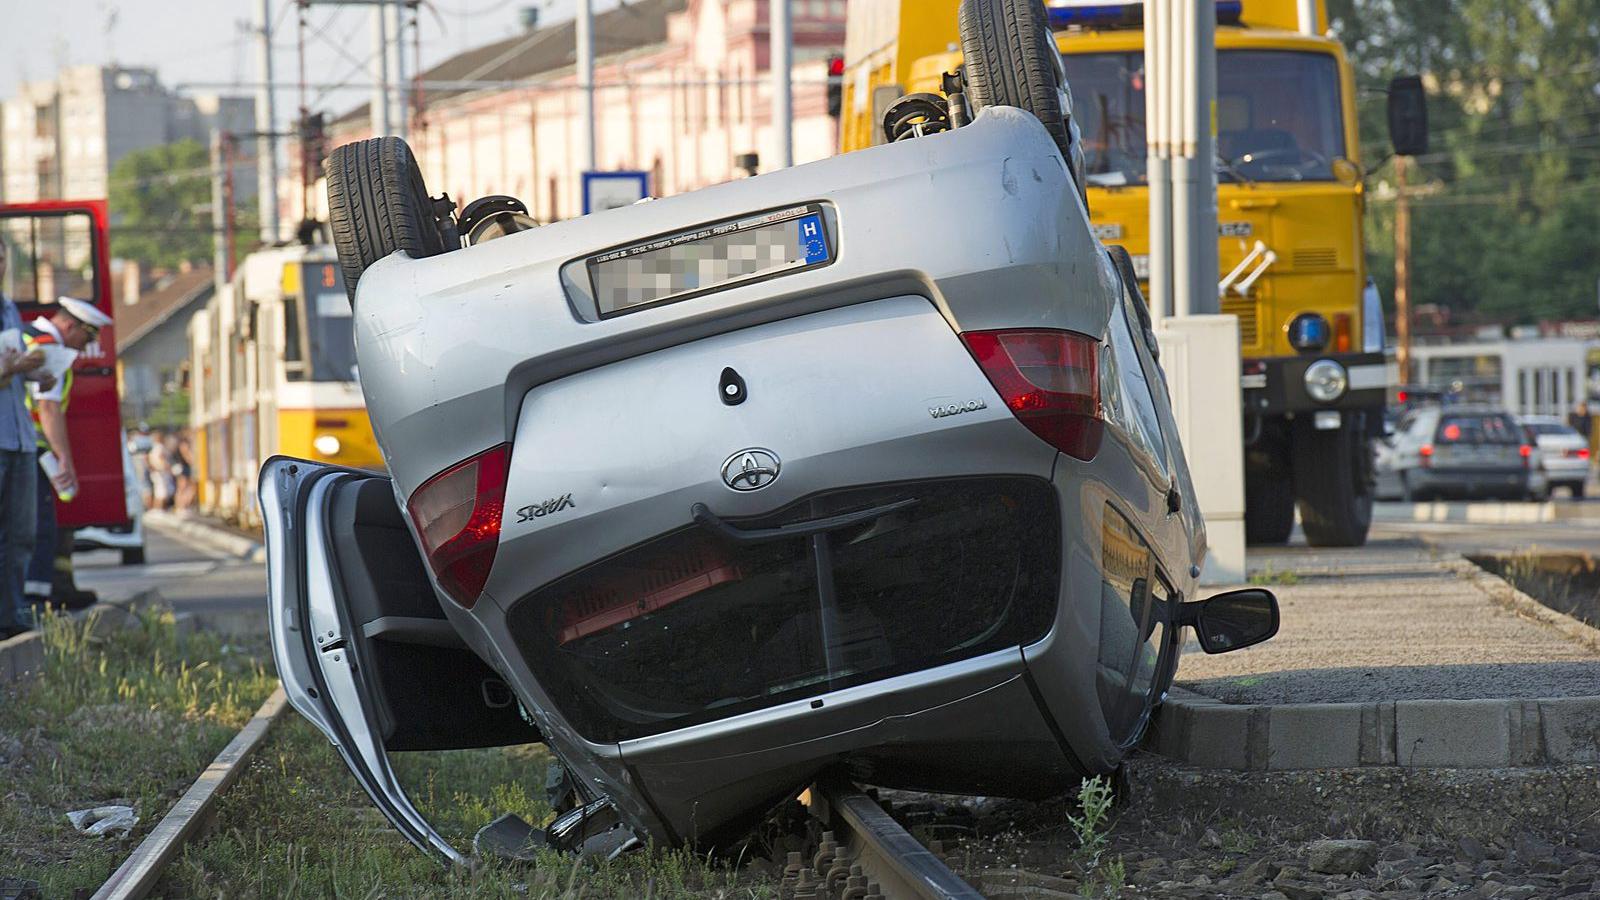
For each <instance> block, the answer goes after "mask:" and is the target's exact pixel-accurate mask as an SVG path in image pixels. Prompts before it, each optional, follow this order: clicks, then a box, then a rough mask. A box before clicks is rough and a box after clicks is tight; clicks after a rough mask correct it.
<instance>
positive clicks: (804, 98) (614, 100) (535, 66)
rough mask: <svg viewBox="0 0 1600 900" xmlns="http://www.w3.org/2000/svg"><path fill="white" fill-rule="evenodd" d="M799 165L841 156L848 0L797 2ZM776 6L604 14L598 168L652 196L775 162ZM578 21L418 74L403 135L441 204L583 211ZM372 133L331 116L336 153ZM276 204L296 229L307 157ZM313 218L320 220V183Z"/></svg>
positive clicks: (359, 118)
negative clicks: (645, 177)
mask: <svg viewBox="0 0 1600 900" xmlns="http://www.w3.org/2000/svg"><path fill="white" fill-rule="evenodd" d="M791 2H792V3H793V16H794V48H795V49H794V60H795V65H794V69H793V79H794V99H793V118H794V156H795V161H796V162H797V163H801V162H808V161H811V160H816V159H821V158H823V157H826V156H830V155H832V154H833V153H835V152H837V147H838V134H837V126H836V123H835V121H834V120H833V118H832V117H830V116H829V115H828V113H827V86H826V76H827V58H828V56H830V55H832V54H835V53H838V52H840V50H841V48H842V47H843V45H844V31H845V0H791ZM767 14H768V3H767V0H635V2H631V3H628V4H626V5H624V6H620V7H618V8H616V9H612V10H609V11H607V12H604V13H600V14H598V15H597V16H596V20H595V26H594V41H595V85H596V98H595V106H596V133H597V138H596V158H597V161H598V165H599V168H601V169H602V170H609V171H616V170H640V171H645V172H648V173H650V191H651V193H652V194H654V195H656V196H666V195H669V194H676V193H681V192H683V191H689V190H694V189H696V188H700V187H705V186H707V185H711V184H717V183H720V182H723V181H728V180H730V179H733V178H736V177H740V176H741V175H743V174H744V172H743V170H742V169H740V168H739V167H738V165H736V163H735V157H737V156H740V155H742V154H749V153H755V154H759V155H760V157H761V159H762V160H763V162H762V164H761V166H760V169H761V170H765V169H766V168H768V167H769V166H770V164H771V162H772V161H773V160H774V159H775V157H776V150H775V146H776V145H775V143H774V141H775V137H774V132H773V128H772V111H771V110H772V89H771V84H770V68H769V59H768V56H769V54H768V49H769V47H768V18H767ZM575 43H576V42H575V35H574V25H573V23H572V22H571V21H564V22H559V23H556V24H553V25H550V26H548V27H544V28H540V29H537V30H533V31H529V32H526V33H524V34H521V35H518V36H516V37H512V38H508V39H506V40H502V41H499V42H496V43H493V44H489V45H487V46H483V47H478V48H476V49H474V50H470V51H468V52H466V53H462V54H460V55H458V56H455V57H453V58H451V59H448V60H446V61H444V62H442V63H440V64H439V65H437V66H434V67H433V68H432V69H430V70H428V71H426V72H424V73H423V75H422V78H423V80H424V82H425V83H429V84H432V85H434V87H428V88H425V89H424V92H423V96H422V98H421V104H420V105H421V108H422V114H421V115H420V116H416V117H414V119H413V125H412V131H411V134H410V136H409V138H410V142H411V145H412V147H413V148H414V150H415V151H416V153H417V157H418V160H419V162H420V164H421V166H422V170H423V177H424V178H425V180H426V181H427V184H428V187H429V190H430V191H432V192H434V193H436V194H437V193H439V192H441V191H444V192H448V193H449V194H450V196H451V197H452V198H454V199H455V200H457V201H458V202H460V203H465V202H467V201H469V200H471V199H473V198H475V197H480V196H484V195H486V194H511V195H512V196H515V197H518V198H520V199H521V200H522V201H523V202H524V203H526V204H527V205H528V208H529V210H530V211H531V212H532V213H533V215H534V217H535V218H538V219H540V220H542V221H553V220H556V219H563V218H568V217H571V216H575V215H578V214H580V212H581V209H582V201H581V198H580V197H579V194H578V188H579V173H580V171H581V169H582V164H581V156H582V144H581V140H582V138H581V135H580V133H579V132H580V121H579V114H580V98H579V95H578V93H577V91H576V90H575V88H576V85H577V78H576V74H575V65H574V63H575V49H574V48H575ZM368 136H370V130H369V126H368V116H367V109H366V107H365V106H363V107H360V108H358V109H355V110H352V111H350V112H349V113H347V114H345V115H343V116H342V117H340V118H339V119H337V120H336V121H335V122H334V123H333V126H332V127H331V137H332V144H334V145H337V144H340V143H345V142H348V141H352V140H358V139H361V138H365V137H368ZM289 159H290V171H289V173H288V175H287V178H286V182H287V184H286V185H285V188H284V190H282V191H281V192H280V198H281V200H280V202H281V203H282V204H283V206H284V219H285V221H290V222H292V221H297V220H299V219H300V218H302V211H301V202H300V198H301V191H300V189H299V184H300V180H299V178H300V175H299V167H298V159H299V154H298V153H297V152H294V151H292V150H291V153H290V154H289ZM312 194H313V197H314V198H315V199H314V201H313V202H314V206H313V209H314V211H315V212H316V214H317V217H318V218H321V219H326V213H325V210H324V209H323V208H322V206H323V204H325V202H326V201H325V199H323V192H322V191H321V190H320V186H319V188H318V189H317V190H314V191H313V192H312Z"/></svg>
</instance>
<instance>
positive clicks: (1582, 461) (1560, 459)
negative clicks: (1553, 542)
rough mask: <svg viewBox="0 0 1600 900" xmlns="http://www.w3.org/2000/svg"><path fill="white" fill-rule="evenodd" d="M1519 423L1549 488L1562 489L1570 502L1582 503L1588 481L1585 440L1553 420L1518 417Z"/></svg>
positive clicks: (1539, 417) (1586, 445) (1576, 432)
mask: <svg viewBox="0 0 1600 900" xmlns="http://www.w3.org/2000/svg"><path fill="white" fill-rule="evenodd" d="M1521 421H1522V426H1523V427H1524V428H1525V429H1527V431H1528V434H1529V435H1531V436H1532V438H1533V440H1534V445H1535V446H1536V447H1537V448H1538V449H1539V456H1540V459H1541V469H1542V470H1543V472H1544V475H1545V479H1546V481H1547V482H1549V487H1550V488H1551V489H1554V488H1558V487H1562V488H1566V489H1567V491H1568V492H1569V493H1571V494H1572V497H1573V499H1574V500H1581V499H1583V494H1584V489H1585V485H1586V483H1587V482H1588V480H1589V463H1590V460H1589V439H1588V438H1587V437H1585V436H1584V435H1581V434H1579V433H1578V431H1577V429H1575V428H1573V427H1572V426H1571V425H1568V424H1567V423H1566V422H1563V421H1562V420H1561V419H1560V418H1558V417H1556V416H1522V417H1521Z"/></svg>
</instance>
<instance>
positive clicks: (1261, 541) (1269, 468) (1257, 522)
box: [1244, 454, 1294, 545]
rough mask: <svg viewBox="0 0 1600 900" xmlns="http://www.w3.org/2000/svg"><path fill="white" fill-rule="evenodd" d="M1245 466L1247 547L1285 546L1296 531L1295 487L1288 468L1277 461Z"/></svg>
mask: <svg viewBox="0 0 1600 900" xmlns="http://www.w3.org/2000/svg"><path fill="white" fill-rule="evenodd" d="M1250 455H1253V454H1247V455H1246V457H1245V466H1244V540H1245V543H1247V544H1257V545H1266V544H1286V543H1288V542H1289V534H1290V533H1291V532H1292V531H1294V485H1293V482H1292V481H1291V480H1290V475H1289V471H1288V467H1287V466H1284V465H1283V464H1282V463H1281V462H1278V461H1276V460H1252V459H1250V458H1249V457H1250Z"/></svg>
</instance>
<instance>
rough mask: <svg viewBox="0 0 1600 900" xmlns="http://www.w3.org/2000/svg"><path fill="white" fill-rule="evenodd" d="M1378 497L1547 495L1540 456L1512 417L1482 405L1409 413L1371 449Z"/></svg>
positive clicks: (1423, 408)
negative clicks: (1373, 454)
mask: <svg viewBox="0 0 1600 900" xmlns="http://www.w3.org/2000/svg"><path fill="white" fill-rule="evenodd" d="M1375 471H1376V474H1377V481H1378V484H1377V494H1378V496H1379V497H1385V498H1398V499H1403V500H1431V499H1435V498H1440V497H1452V498H1485V497H1492V498H1500V499H1510V500H1520V499H1523V498H1526V497H1530V496H1536V495H1539V494H1542V493H1547V492H1548V490H1549V488H1548V484H1547V483H1546V482H1545V477H1544V473H1543V472H1541V471H1540V469H1539V454H1538V452H1537V451H1536V450H1535V448H1534V446H1533V445H1532V443H1531V442H1529V441H1528V440H1527V436H1526V434H1525V433H1524V432H1523V430H1522V426H1521V425H1519V424H1518V423H1517V421H1516V419H1515V418H1513V417H1512V416H1511V414H1510V413H1508V412H1505V411H1504V410H1501V409H1495V408H1492V407H1483V406H1467V405H1460V406H1447V407H1440V406H1425V407H1420V408H1418V409H1413V410H1410V411H1408V412H1407V413H1406V414H1405V415H1404V416H1402V417H1401V418H1400V421H1399V422H1398V423H1397V424H1396V426H1395V430H1394V433H1393V434H1391V435H1388V436H1387V437H1385V438H1384V440H1383V441H1382V442H1381V444H1380V446H1378V447H1377V448H1376V451H1375Z"/></svg>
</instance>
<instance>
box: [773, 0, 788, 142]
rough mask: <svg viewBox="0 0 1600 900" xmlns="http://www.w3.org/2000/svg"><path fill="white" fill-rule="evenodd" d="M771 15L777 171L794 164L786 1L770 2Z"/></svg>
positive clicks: (774, 135) (775, 0)
mask: <svg viewBox="0 0 1600 900" xmlns="http://www.w3.org/2000/svg"><path fill="white" fill-rule="evenodd" d="M770 3H771V9H770V11H769V12H770V14H771V16H772V29H771V38H772V50H771V54H770V55H771V57H772V132H773V139H774V140H776V141H777V142H778V153H777V157H778V168H780V169H787V168H789V167H790V166H792V165H794V110H793V105H794V91H793V85H792V83H791V79H792V78H793V77H794V27H793V24H794V23H793V21H792V12H791V10H790V9H789V0H770Z"/></svg>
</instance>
